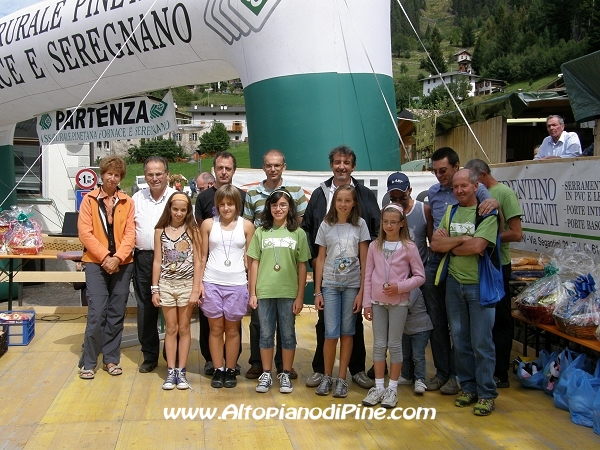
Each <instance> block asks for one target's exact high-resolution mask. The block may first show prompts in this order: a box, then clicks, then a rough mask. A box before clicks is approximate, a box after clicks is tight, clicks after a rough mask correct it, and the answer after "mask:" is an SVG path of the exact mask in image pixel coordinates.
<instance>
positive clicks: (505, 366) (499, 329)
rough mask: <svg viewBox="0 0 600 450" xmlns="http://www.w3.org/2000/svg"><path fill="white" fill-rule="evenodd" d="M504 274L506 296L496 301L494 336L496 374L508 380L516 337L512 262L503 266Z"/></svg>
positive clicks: (501, 378)
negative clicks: (512, 307) (511, 308)
mask: <svg viewBox="0 0 600 450" xmlns="http://www.w3.org/2000/svg"><path fill="white" fill-rule="evenodd" d="M502 276H503V277H504V293H505V294H504V297H503V298H502V300H500V301H499V302H498V303H496V321H495V322H494V329H493V331H492V336H493V339H494V345H495V346H496V369H495V370H494V376H495V377H497V378H498V379H500V381H506V380H508V370H509V368H510V363H511V359H510V351H511V349H512V341H513V337H514V331H515V329H514V327H515V325H514V321H513V318H512V315H511V313H510V312H511V311H510V302H511V298H510V284H509V281H510V276H511V270H510V264H506V265H504V266H502Z"/></svg>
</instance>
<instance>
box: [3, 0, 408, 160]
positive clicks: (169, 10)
mask: <svg viewBox="0 0 600 450" xmlns="http://www.w3.org/2000/svg"><path fill="white" fill-rule="evenodd" d="M389 19H390V2H389V0H369V1H365V0H155V1H152V0H50V1H45V2H41V3H39V4H36V5H34V6H31V7H29V8H26V9H23V10H21V11H18V12H16V13H14V14H11V15H9V16H6V17H4V18H2V19H0V146H10V145H11V144H12V133H11V127H12V129H14V124H15V123H17V122H20V121H23V120H27V119H30V118H32V117H34V116H36V115H38V114H41V113H44V112H47V111H51V110H56V109H61V108H69V107H73V106H77V105H78V104H79V103H80V102H81V100H82V99H83V98H84V97H86V96H87V97H86V98H85V104H89V103H98V102H102V101H106V100H110V99H114V98H119V97H123V96H127V95H132V94H137V93H140V92H144V91H151V90H156V89H161V88H167V87H172V86H183V85H192V84H201V83H207V82H213V81H218V80H225V79H231V78H237V77H239V78H241V80H242V83H243V85H244V95H245V101H246V112H247V121H248V130H249V142H250V153H251V164H252V166H253V167H261V165H262V154H263V153H264V152H265V151H266V150H268V149H271V148H277V149H280V150H282V151H283V152H284V153H285V155H286V159H287V161H288V168H289V169H296V170H324V169H328V167H329V162H328V159H327V153H328V152H329V151H330V150H331V149H332V148H333V147H336V146H338V145H342V144H343V145H348V146H350V147H351V148H352V149H353V150H354V151H355V152H356V154H357V168H358V169H360V170H394V169H398V168H399V167H400V166H399V155H400V154H399V151H398V139H397V134H396V131H395V129H394V122H395V101H394V88H393V79H392V63H391V49H390V26H389ZM128 38H129V41H128V42H127V43H126V44H125V45H123V43H124V42H125V41H126V39H128ZM115 57H116V59H115V60H114V62H113V63H112V64H111V65H110V67H108V66H109V63H110V61H111V60H112V59H113V58H115ZM107 67H108V69H107ZM0 150H1V149H0ZM0 153H1V154H2V155H4V156H0V157H2V158H6V154H9V153H12V152H7V151H2V152H0ZM11 157H12V156H10V158H11ZM10 158H9V159H10ZM8 162H10V161H8ZM0 166H4V167H6V165H5V164H3V161H0Z"/></svg>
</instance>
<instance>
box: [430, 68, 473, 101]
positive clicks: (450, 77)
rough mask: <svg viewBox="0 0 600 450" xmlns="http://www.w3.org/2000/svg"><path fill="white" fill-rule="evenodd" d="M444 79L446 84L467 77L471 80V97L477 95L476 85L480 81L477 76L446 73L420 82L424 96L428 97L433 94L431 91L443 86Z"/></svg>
mask: <svg viewBox="0 0 600 450" xmlns="http://www.w3.org/2000/svg"><path fill="white" fill-rule="evenodd" d="M442 77H443V79H444V82H445V83H446V84H449V83H452V82H454V81H458V80H462V79H464V77H467V78H468V80H469V84H470V85H471V90H470V91H469V97H473V96H474V95H475V83H476V82H477V80H478V79H479V77H478V76H477V75H471V74H465V73H460V74H458V72H446V73H442V74H441V76H439V75H432V76H430V77H428V78H423V79H421V80H419V81H420V82H421V84H422V85H423V96H424V97H426V96H428V95H429V94H431V91H432V90H434V89H435V88H436V87H438V86H441V85H442Z"/></svg>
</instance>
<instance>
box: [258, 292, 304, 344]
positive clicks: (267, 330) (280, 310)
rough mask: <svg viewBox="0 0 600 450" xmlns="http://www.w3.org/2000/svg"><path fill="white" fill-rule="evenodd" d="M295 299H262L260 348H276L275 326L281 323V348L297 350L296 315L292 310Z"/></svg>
mask: <svg viewBox="0 0 600 450" xmlns="http://www.w3.org/2000/svg"><path fill="white" fill-rule="evenodd" d="M294 300H296V299H295V298H261V299H260V300H259V301H258V320H259V322H260V341H259V346H260V348H264V349H267V348H273V347H274V346H275V326H276V324H277V323H279V334H280V335H281V348H284V349H286V350H295V348H296V315H295V314H294V311H293V310H292V307H293V305H294Z"/></svg>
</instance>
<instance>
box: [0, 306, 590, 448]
mask: <svg viewBox="0 0 600 450" xmlns="http://www.w3.org/2000/svg"><path fill="white" fill-rule="evenodd" d="M36 311H37V316H36V324H35V326H36V330H35V332H36V336H35V338H34V339H33V341H32V342H31V343H30V344H29V346H26V347H9V350H8V353H6V354H5V355H4V356H3V357H2V358H0V399H1V403H0V404H1V406H0V436H1V440H0V449H15V448H26V449H47V448H52V449H63V448H64V449H70V448H79V449H81V448H93V449H106V450H108V449H136V448H140V449H148V448H175V449H180V448H190V449H211V450H212V449H221V448H222V449H227V450H233V449H235V450H245V449H261V450H263V449H265V450H266V449H277V450H280V449H314V448H327V449H334V448H335V449H337V448H340V449H353V450H354V449H404V448H406V449H424V448H442V449H446V448H459V449H475V448H477V449H479V448H498V447H504V448H520V449H542V448H553V449H562V448H567V447H573V446H574V447H577V448H579V449H598V448H600V436H598V435H596V434H594V432H593V430H592V429H590V428H584V427H580V426H577V425H574V424H573V423H571V420H570V417H569V413H568V412H566V411H562V410H559V409H557V408H555V407H554V405H553V403H552V399H551V398H549V397H548V396H546V395H545V394H544V393H543V392H541V391H530V390H526V389H524V388H522V387H521V386H520V384H519V382H518V380H517V379H516V377H514V376H513V375H512V374H511V380H510V381H511V387H510V388H508V389H501V390H500V391H499V393H500V397H499V398H498V400H497V402H496V410H495V411H494V413H493V414H492V415H491V416H490V417H476V416H474V415H473V414H472V413H471V408H464V409H461V408H457V407H455V406H454V405H453V402H454V396H444V395H441V394H440V393H439V392H426V393H425V395H422V396H417V395H415V394H414V393H413V392H412V386H400V387H399V403H398V406H399V407H402V408H405V409H406V408H409V409H408V410H407V412H408V413H409V414H410V413H411V412H412V411H414V410H413V409H410V408H418V407H423V408H435V409H436V416H435V419H433V420H432V419H431V418H429V419H421V420H407V419H406V418H401V419H399V420H392V419H391V418H387V417H389V414H388V415H386V416H385V417H386V418H384V419H383V420H376V419H374V418H371V419H367V418H365V419H361V418H360V417H359V418H358V419H357V418H355V416H354V414H349V416H350V417H349V418H346V419H345V420H342V419H338V420H335V419H334V420H325V419H318V420H312V419H310V418H307V419H298V420H292V419H286V418H283V419H281V418H279V417H275V418H271V419H268V420H267V419H262V420H261V419H259V418H253V417H252V412H250V413H249V418H248V419H244V418H242V419H240V420H236V419H233V418H231V416H230V417H229V418H228V419H227V420H224V419H218V418H216V417H215V418H213V419H212V420H209V419H204V420H200V419H198V418H196V419H193V420H191V419H188V420H183V419H181V418H178V419H176V420H167V419H166V418H165V416H164V411H165V409H167V410H170V409H171V408H175V409H177V408H186V409H187V408H191V410H192V411H193V410H194V409H195V408H207V409H208V411H209V412H210V409H213V408H216V410H217V416H218V415H219V414H221V413H223V412H225V410H227V411H229V412H234V411H236V410H239V408H244V411H250V409H249V408H248V409H246V407H251V408H253V409H252V411H253V412H254V413H255V414H258V416H260V414H261V413H262V411H265V410H263V409H261V408H283V410H284V412H285V413H289V412H290V411H292V409H291V408H297V407H302V408H308V409H312V408H317V409H313V410H312V411H313V414H318V413H319V412H325V411H324V410H325V409H326V408H330V407H331V406H332V404H335V405H339V407H338V408H340V409H338V411H340V410H341V407H342V406H343V405H344V404H346V405H348V406H347V408H349V407H356V408H357V409H358V410H359V411H363V408H362V407H359V406H358V405H360V402H361V400H362V399H363V397H364V396H365V395H366V390H364V389H362V388H360V387H359V386H357V385H356V384H354V383H352V384H351V385H350V392H349V395H348V398H346V399H334V398H332V397H331V396H329V397H319V396H317V395H315V393H314V389H309V388H307V387H305V385H304V380H305V379H306V377H307V376H309V375H310V374H311V373H312V370H311V360H312V352H313V347H314V324H315V322H316V318H317V314H316V312H315V311H314V310H312V309H309V308H305V309H304V311H303V312H302V314H301V315H300V316H299V317H298V320H297V327H296V328H297V334H298V350H297V353H296V361H295V363H294V367H295V369H296V370H297V371H298V373H299V374H300V377H299V379H298V380H297V381H296V382H295V383H294V392H293V393H292V394H288V395H285V394H280V393H279V389H278V382H277V381H276V382H275V383H274V386H273V387H272V388H271V390H270V392H269V393H267V394H258V393H256V392H255V391H254V388H255V386H256V380H247V379H246V378H245V377H243V374H244V373H245V370H246V369H247V368H248V365H247V359H248V353H249V349H248V347H249V345H248V322H249V317H245V318H244V326H243V330H244V335H243V347H244V352H243V354H242V357H241V358H240V361H241V362H242V376H241V377H238V386H237V387H236V388H234V389H212V388H211V387H210V379H209V378H208V377H206V376H204V375H203V374H202V375H200V373H201V370H200V369H201V363H200V361H199V351H198V341H197V336H198V325H197V323H194V324H193V333H194V340H193V343H192V352H191V356H190V362H189V364H188V367H187V370H188V380H189V381H190V383H191V385H192V387H193V390H188V391H177V390H173V391H163V390H162V389H161V385H162V382H163V381H164V377H165V372H166V365H165V362H164V361H162V359H161V361H160V364H159V367H158V369H157V370H156V371H155V372H153V373H150V374H141V373H139V372H138V371H137V367H138V365H139V364H140V362H141V353H140V351H139V346H137V347H131V348H126V349H123V352H122V353H123V355H122V359H121V364H122V366H123V369H124V373H123V375H122V376H119V377H111V376H109V375H108V374H107V373H106V372H104V371H102V370H99V371H98V373H97V374H96V378H95V379H94V380H91V381H86V380H80V379H79V378H78V376H77V361H78V355H79V351H80V348H81V342H82V339H83V332H84V329H85V319H84V318H83V317H82V316H83V314H85V309H82V308H70V309H67V308H62V310H58V311H57V313H58V316H59V317H60V320H61V321H60V322H48V321H44V320H43V317H44V316H46V315H49V314H50V313H52V312H54V311H55V308H48V307H36ZM78 317H79V318H78ZM54 318H57V316H54ZM126 320H127V325H126V330H125V334H135V332H136V328H135V317H134V316H130V317H128V318H127V319H126ZM365 335H366V340H367V354H368V358H370V357H371V354H372V349H371V348H369V347H370V346H371V343H372V333H371V328H370V324H366V326H365ZM203 363H204V361H202V366H203ZM367 363H368V367H369V366H370V364H371V360H370V359H369V360H368V361H367ZM428 366H429V367H428V371H429V374H432V372H433V366H432V363H431V355H428ZM348 379H350V378H348ZM318 408H320V410H319V409H318ZM280 410H281V409H278V410H276V411H280ZM274 411H275V410H274ZM363 412H364V411H363ZM244 414H245V413H244ZM232 415H233V414H232ZM429 417H431V415H430V416H429Z"/></svg>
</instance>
